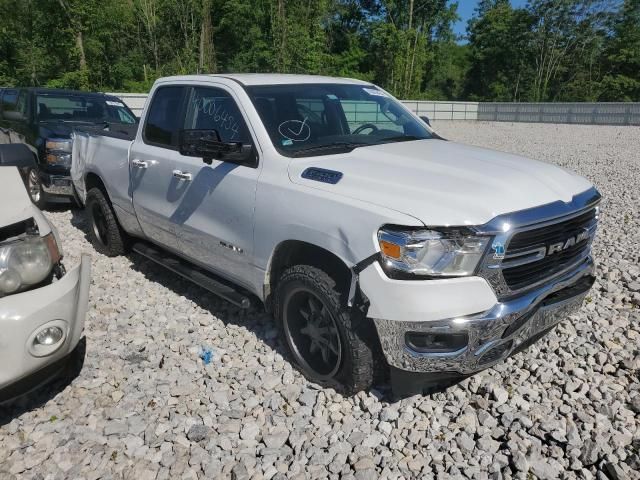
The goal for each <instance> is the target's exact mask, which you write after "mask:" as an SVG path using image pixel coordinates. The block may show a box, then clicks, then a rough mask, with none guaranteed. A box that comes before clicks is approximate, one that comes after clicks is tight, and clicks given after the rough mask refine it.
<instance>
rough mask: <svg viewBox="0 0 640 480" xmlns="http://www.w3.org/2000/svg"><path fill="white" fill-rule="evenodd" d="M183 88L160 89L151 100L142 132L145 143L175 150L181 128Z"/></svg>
mask: <svg viewBox="0 0 640 480" xmlns="http://www.w3.org/2000/svg"><path fill="white" fill-rule="evenodd" d="M184 91H185V87H182V86H171V87H160V88H159V89H157V90H156V93H155V94H154V95H153V98H152V99H151V105H150V106H149V113H148V114H147V119H146V123H145V125H144V130H143V138H144V141H145V143H149V144H154V145H158V146H161V147H171V148H175V147H176V146H177V145H178V131H179V130H180V128H182V121H181V115H180V112H181V110H182V99H183V95H184Z"/></svg>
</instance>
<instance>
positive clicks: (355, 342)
mask: <svg viewBox="0 0 640 480" xmlns="http://www.w3.org/2000/svg"><path fill="white" fill-rule="evenodd" d="M300 287H303V288H305V289H309V290H310V291H311V292H313V294H315V296H317V297H318V298H319V299H320V300H321V301H322V303H323V304H324V306H325V307H326V308H327V309H328V310H329V312H330V314H331V315H332V316H333V319H334V320H335V324H336V325H337V327H338V331H339V337H340V341H341V353H342V361H341V365H340V367H339V370H338V371H337V372H336V373H335V375H333V377H332V378H329V379H327V378H319V377H318V375H317V374H316V373H315V372H314V371H313V370H309V369H307V368H305V366H303V365H302V364H300V363H299V362H296V367H297V368H298V369H299V370H300V371H301V372H302V373H303V374H304V375H305V377H307V378H308V379H309V380H310V381H312V382H314V383H318V384H321V385H323V386H330V387H333V388H335V389H336V390H338V391H341V392H342V393H344V394H345V395H353V394H355V393H357V392H359V391H361V390H366V389H368V388H369V387H370V386H371V385H372V383H373V381H374V351H375V348H374V342H375V341H376V340H377V338H376V337H375V333H374V332H373V331H372V330H371V324H370V323H367V319H366V318H361V315H358V314H357V313H356V312H352V311H351V309H350V308H348V307H347V305H346V299H345V296H346V292H340V291H339V290H338V289H337V286H336V281H335V280H334V279H333V278H331V277H330V276H329V275H328V274H327V273H326V272H324V271H322V270H320V269H319V268H316V267H312V266H309V265H296V266H293V267H291V268H289V269H288V270H286V271H285V272H284V273H283V274H282V276H281V277H280V280H279V281H278V284H277V286H276V291H275V295H274V316H275V318H276V321H277V322H278V325H279V327H280V330H281V333H282V335H283V339H284V343H285V344H286V345H287V347H288V349H289V351H290V352H291V354H292V357H293V358H294V360H295V359H296V355H295V353H294V352H293V350H292V348H291V345H290V344H289V342H288V339H287V334H286V332H285V325H284V318H283V315H284V310H285V308H286V302H287V299H288V297H290V295H291V294H292V293H291V292H294V291H295V290H296V289H298V290H299V289H300Z"/></svg>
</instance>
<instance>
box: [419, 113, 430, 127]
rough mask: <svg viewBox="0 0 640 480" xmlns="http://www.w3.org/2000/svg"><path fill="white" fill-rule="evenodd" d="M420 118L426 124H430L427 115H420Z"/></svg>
mask: <svg viewBox="0 0 640 480" xmlns="http://www.w3.org/2000/svg"><path fill="white" fill-rule="evenodd" d="M420 120H422V121H423V122H424V123H426V124H427V125H429V126H431V120H429V117H427V116H426V115H420Z"/></svg>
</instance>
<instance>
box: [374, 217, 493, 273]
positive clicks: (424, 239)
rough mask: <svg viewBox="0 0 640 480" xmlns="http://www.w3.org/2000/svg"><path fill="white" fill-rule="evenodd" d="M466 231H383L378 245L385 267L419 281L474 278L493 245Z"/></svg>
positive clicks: (487, 238) (399, 229)
mask: <svg viewBox="0 0 640 480" xmlns="http://www.w3.org/2000/svg"><path fill="white" fill-rule="evenodd" d="M489 240H490V238H489V237H478V236H474V235H473V234H472V233H470V232H468V231H465V230H464V229H460V230H454V229H451V230H450V229H448V230H447V231H437V230H427V229H424V230H410V229H402V228H393V227H383V228H381V229H380V231H379V232H378V243H379V245H380V253H381V254H382V260H383V267H384V268H385V270H386V271H387V273H390V274H391V276H392V277H393V276H394V272H399V273H401V274H407V275H409V276H418V277H461V276H466V275H473V274H474V272H475V270H476V267H477V266H478V263H479V262H480V259H481V258H482V255H483V254H484V252H485V250H486V248H487V245H488V243H489Z"/></svg>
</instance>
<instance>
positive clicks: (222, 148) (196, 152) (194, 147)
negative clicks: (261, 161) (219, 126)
mask: <svg viewBox="0 0 640 480" xmlns="http://www.w3.org/2000/svg"><path fill="white" fill-rule="evenodd" d="M178 149H179V151H180V154H181V155H185V156H187V157H202V160H203V161H204V162H205V163H207V164H209V165H211V161H212V159H215V160H224V161H225V162H233V163H238V164H243V165H249V166H254V164H255V162H256V160H257V158H256V154H255V149H254V148H253V145H251V144H243V143H242V142H223V141H222V140H221V139H220V134H219V133H218V131H217V130H180V135H179V141H178Z"/></svg>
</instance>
